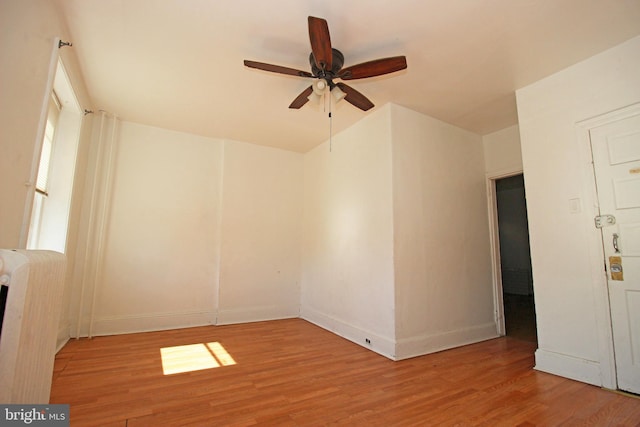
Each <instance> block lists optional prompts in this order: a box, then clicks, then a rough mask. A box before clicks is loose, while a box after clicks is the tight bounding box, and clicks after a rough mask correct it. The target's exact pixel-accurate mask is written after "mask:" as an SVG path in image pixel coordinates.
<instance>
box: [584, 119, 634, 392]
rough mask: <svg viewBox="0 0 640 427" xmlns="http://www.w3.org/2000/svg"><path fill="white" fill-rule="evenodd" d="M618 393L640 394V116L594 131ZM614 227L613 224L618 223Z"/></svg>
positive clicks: (595, 161)
mask: <svg viewBox="0 0 640 427" xmlns="http://www.w3.org/2000/svg"><path fill="white" fill-rule="evenodd" d="M590 136H591V149H592V153H593V162H594V169H595V176H596V187H597V190H598V201H599V205H600V215H601V217H602V216H603V215H611V216H612V217H613V218H615V223H613V221H614V220H613V219H607V218H602V222H603V227H602V229H601V231H602V242H603V246H604V253H605V264H606V268H607V282H608V287H609V300H610V304H611V323H612V327H613V345H614V352H615V362H616V375H617V380H618V388H619V389H621V390H626V391H630V392H633V393H640V115H636V116H632V117H629V118H626V119H623V120H619V121H615V122H612V123H609V124H607V125H604V126H600V127H597V128H594V129H591V130H590ZM612 223H613V224H612Z"/></svg>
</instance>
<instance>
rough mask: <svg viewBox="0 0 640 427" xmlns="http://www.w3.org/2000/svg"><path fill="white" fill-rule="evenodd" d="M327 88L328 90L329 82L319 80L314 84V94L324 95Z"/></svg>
mask: <svg viewBox="0 0 640 427" xmlns="http://www.w3.org/2000/svg"><path fill="white" fill-rule="evenodd" d="M326 88H327V82H326V81H324V80H323V79H318V80H316V81H315V82H313V93H314V94H316V95H318V96H322V95H324V91H325V89H326Z"/></svg>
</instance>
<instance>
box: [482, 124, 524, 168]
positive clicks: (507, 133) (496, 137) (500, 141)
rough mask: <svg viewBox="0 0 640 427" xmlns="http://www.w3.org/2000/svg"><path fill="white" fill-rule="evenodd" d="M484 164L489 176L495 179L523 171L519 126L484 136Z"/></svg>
mask: <svg viewBox="0 0 640 427" xmlns="http://www.w3.org/2000/svg"><path fill="white" fill-rule="evenodd" d="M482 146H483V148H484V164H485V171H486V174H487V176H490V177H495V176H500V175H504V174H509V175H511V174H513V173H514V172H518V171H522V150H521V149H520V128H519V127H518V125H514V126H510V127H508V128H505V129H502V130H499V131H497V132H493V133H490V134H488V135H484V136H483V137H482Z"/></svg>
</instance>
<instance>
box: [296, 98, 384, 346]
mask: <svg viewBox="0 0 640 427" xmlns="http://www.w3.org/2000/svg"><path fill="white" fill-rule="evenodd" d="M390 111H391V110H390V106H385V107H382V108H380V109H378V110H377V111H375V112H373V113H372V114H370V115H368V116H367V117H365V118H364V119H363V120H361V121H360V122H358V123H356V124H355V125H353V126H352V127H350V128H348V129H346V130H344V131H343V132H341V133H339V134H337V135H334V136H333V141H332V149H331V151H330V150H329V143H328V142H326V143H324V144H322V145H320V146H318V147H316V148H315V149H313V150H312V151H310V152H308V153H306V154H305V156H304V226H303V230H304V231H303V236H304V237H303V249H302V291H301V292H302V296H301V316H302V317H303V318H305V319H307V320H310V321H312V322H314V323H316V324H318V325H320V326H322V327H324V328H326V329H329V330H332V331H334V332H336V333H337V334H339V335H341V336H344V337H346V338H348V339H350V340H353V341H355V342H357V343H359V344H361V345H368V344H366V339H369V340H370V341H371V344H370V347H371V348H372V349H373V350H375V351H377V352H379V353H381V354H384V355H386V356H388V357H394V355H395V338H394V337H395V331H394V324H395V320H394V311H395V306H394V290H393V286H394V284H393V209H392V196H391V192H392V190H391V135H390Z"/></svg>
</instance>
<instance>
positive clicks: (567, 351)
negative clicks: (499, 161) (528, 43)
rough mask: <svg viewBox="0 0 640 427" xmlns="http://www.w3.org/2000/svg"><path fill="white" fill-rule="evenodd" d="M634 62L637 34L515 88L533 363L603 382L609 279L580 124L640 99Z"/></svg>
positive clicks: (639, 52) (639, 58)
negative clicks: (524, 199)
mask: <svg viewBox="0 0 640 427" xmlns="http://www.w3.org/2000/svg"><path fill="white" fill-rule="evenodd" d="M638 70H640V37H636V38H634V39H631V40H629V41H627V42H625V43H623V44H621V45H619V46H617V47H615V48H612V49H610V50H607V51H605V52H603V53H601V54H598V55H596V56H594V57H592V58H590V59H588V60H586V61H583V62H581V63H578V64H576V65H574V66H572V67H570V68H567V69H566V70H564V71H561V72H559V73H557V74H554V75H552V76H550V77H548V78H546V79H543V80H541V81H539V82H537V83H534V84H532V85H530V86H527V87H525V88H523V89H520V90H518V91H517V93H516V96H517V102H518V116H519V122H520V135H521V141H522V159H523V165H524V173H525V189H526V193H527V206H528V215H529V233H530V239H531V257H532V267H533V278H534V292H535V300H536V302H535V303H536V315H537V324H538V343H539V349H538V351H537V352H536V367H537V368H538V369H540V370H544V371H548V372H553V373H557V374H559V375H564V376H567V377H570V378H576V379H579V380H582V381H586V382H590V383H593V384H597V385H601V384H602V383H603V378H604V379H606V378H607V376H608V371H607V369H608V368H607V366H610V364H611V361H610V360H609V359H610V355H608V352H607V351H606V349H607V348H609V346H610V344H609V343H608V342H607V341H608V340H609V339H610V337H607V334H608V332H607V330H606V329H607V327H606V316H605V315H604V312H603V310H602V307H603V306H604V301H603V299H604V298H605V297H606V295H605V294H604V293H603V292H602V291H601V290H603V289H606V284H605V283H604V274H603V273H602V264H603V258H600V257H598V256H594V254H596V255H597V254H598V248H597V247H598V243H597V242H598V237H597V233H598V232H597V230H596V229H595V228H594V226H593V216H594V209H593V202H594V200H593V196H592V188H593V183H592V182H590V179H589V175H588V174H586V173H585V170H587V171H588V168H589V161H588V158H587V156H585V155H584V151H585V145H586V144H585V142H584V141H583V140H581V139H580V138H579V137H578V136H579V126H578V125H577V123H578V122H580V121H582V120H585V119H588V118H592V117H596V116H598V115H601V114H604V113H607V112H610V111H612V110H615V109H619V108H621V107H624V106H627V105H630V104H633V103H637V102H640V73H639V72H638ZM594 237H595V240H594ZM594 242H595V245H594ZM594 271H595V272H598V271H599V273H596V274H595V276H594V273H593V272H594ZM605 385H607V384H605ZM608 386H611V385H610V384H609V385H608Z"/></svg>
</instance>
